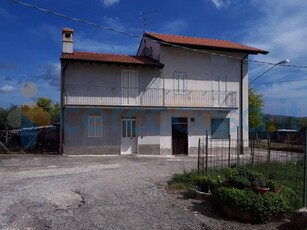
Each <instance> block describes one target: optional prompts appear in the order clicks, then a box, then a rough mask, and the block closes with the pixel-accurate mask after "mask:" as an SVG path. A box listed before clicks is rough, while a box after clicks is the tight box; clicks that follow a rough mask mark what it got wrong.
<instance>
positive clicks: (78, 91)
mask: <svg viewBox="0 0 307 230" xmlns="http://www.w3.org/2000/svg"><path fill="white" fill-rule="evenodd" d="M65 104H66V105H129V106H168V107H226V108H227V107H237V92H234V91H228V92H225V91H212V90H181V91H179V90H174V89H161V88H148V89H141V88H117V87H101V86H83V85H69V86H68V87H67V88H66V92H65Z"/></svg>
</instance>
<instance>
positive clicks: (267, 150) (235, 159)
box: [197, 134, 307, 206]
mask: <svg viewBox="0 0 307 230" xmlns="http://www.w3.org/2000/svg"><path fill="white" fill-rule="evenodd" d="M302 136H304V135H302ZM304 139H306V136H305V137H304V138H300V140H301V141H297V142H295V143H294V142H291V143H285V142H280V140H278V139H271V138H270V137H268V138H267V139H259V138H255V137H251V138H250V139H249V140H243V141H239V140H237V139H231V137H229V139H227V140H225V139H223V140H218V139H212V138H210V136H209V135H208V134H206V135H205V136H204V137H203V138H200V139H199V143H198V146H199V147H198V165H197V169H198V171H199V172H201V173H202V174H204V175H206V176H216V175H217V174H218V172H219V170H220V169H222V168H226V167H229V166H231V165H245V166H247V167H249V168H252V169H254V170H256V171H258V172H261V173H262V174H263V175H264V176H266V177H267V178H268V179H274V180H277V181H279V182H280V183H282V184H284V185H287V186H289V187H291V188H293V189H294V190H295V191H296V192H297V194H298V195H299V197H301V198H302V202H303V205H304V206H306V203H307V202H306V201H307V194H306V193H307V188H306V186H307V182H306V180H307V176H306V171H307V170H306V167H307V159H306V158H307V157H306V155H307V151H306V142H304V141H303V140H304Z"/></svg>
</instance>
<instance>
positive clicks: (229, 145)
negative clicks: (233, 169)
mask: <svg viewBox="0 0 307 230" xmlns="http://www.w3.org/2000/svg"><path fill="white" fill-rule="evenodd" d="M228 140H229V143H228V167H229V166H230V148H231V135H229V139H228Z"/></svg>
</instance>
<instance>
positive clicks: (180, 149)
mask: <svg viewBox="0 0 307 230" xmlns="http://www.w3.org/2000/svg"><path fill="white" fill-rule="evenodd" d="M172 146H173V155H177V154H188V120H187V118H185V117H174V118H172Z"/></svg>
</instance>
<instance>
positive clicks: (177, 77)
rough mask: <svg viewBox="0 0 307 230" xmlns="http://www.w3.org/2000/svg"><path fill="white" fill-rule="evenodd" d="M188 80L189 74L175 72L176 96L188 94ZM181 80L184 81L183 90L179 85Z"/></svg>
mask: <svg viewBox="0 0 307 230" xmlns="http://www.w3.org/2000/svg"><path fill="white" fill-rule="evenodd" d="M181 76H182V77H181ZM187 79H188V74H187V73H186V72H179V71H175V72H174V76H173V81H174V92H175V93H176V94H185V93H186V92H187V88H188V87H187V82H188V81H187ZM180 80H182V81H183V84H182V89H181V88H180V85H179V84H180Z"/></svg>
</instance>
